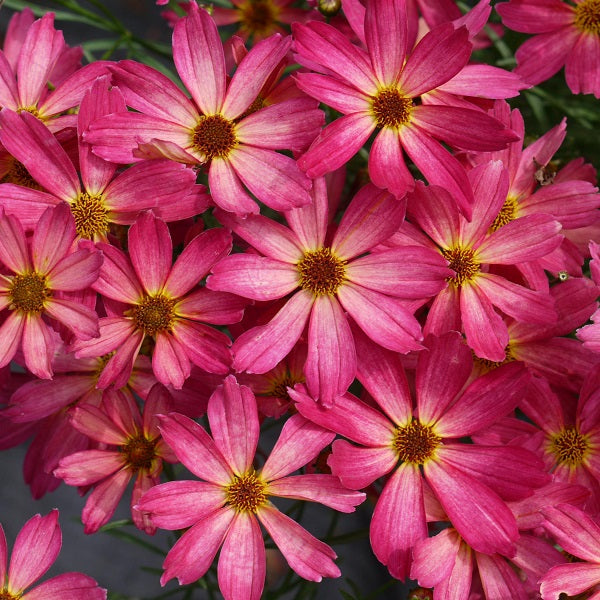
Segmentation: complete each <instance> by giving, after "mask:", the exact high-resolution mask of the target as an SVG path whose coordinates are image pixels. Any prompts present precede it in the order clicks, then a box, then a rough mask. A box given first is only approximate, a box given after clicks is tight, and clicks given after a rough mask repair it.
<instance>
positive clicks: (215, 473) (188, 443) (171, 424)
mask: <svg viewBox="0 0 600 600" xmlns="http://www.w3.org/2000/svg"><path fill="white" fill-rule="evenodd" d="M160 422H161V426H160V432H161V434H162V436H163V438H164V440H165V441H166V442H167V444H169V446H170V447H171V448H172V450H173V452H175V454H176V455H177V458H178V459H179V460H180V461H181V462H182V463H183V464H184V465H185V466H186V467H187V468H188V469H189V470H190V471H191V472H192V473H193V474H194V475H196V476H197V477H199V478H200V479H205V480H206V481H209V482H210V483H216V484H219V485H222V486H226V485H227V484H229V483H230V482H231V479H232V476H233V475H232V472H231V469H230V468H229V465H228V464H227V462H226V461H225V459H224V458H223V455H222V454H221V453H220V452H219V450H218V448H217V446H216V445H215V443H214V442H213V440H212V439H211V438H210V436H209V435H208V434H207V433H206V431H205V430H204V429H203V428H202V427H201V426H200V425H198V424H197V423H196V422H195V421H192V419H190V418H188V417H185V416H184V415H180V414H178V413H171V414H169V415H168V416H166V417H162V418H161V419H160Z"/></svg>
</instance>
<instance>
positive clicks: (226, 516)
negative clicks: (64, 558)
mask: <svg viewBox="0 0 600 600" xmlns="http://www.w3.org/2000/svg"><path fill="white" fill-rule="evenodd" d="M160 420H161V426H160V430H161V433H162V436H163V438H164V439H165V440H166V442H167V443H168V444H169V445H170V446H171V448H172V449H173V451H174V452H175V454H176V455H177V458H178V459H179V460H180V461H181V462H182V463H183V464H184V465H185V466H186V467H187V468H188V469H189V470H190V471H191V472H192V473H193V474H194V475H196V476H197V477H198V478H200V479H201V480H202V481H172V482H169V483H165V484H162V485H160V486H157V487H155V488H153V489H152V490H150V491H149V492H147V493H146V494H145V495H144V496H143V497H142V499H141V501H140V502H139V504H138V509H139V510H142V511H144V512H146V513H148V514H149V518H150V519H151V521H152V522H153V523H154V525H156V526H157V527H160V528H162V529H183V528H186V527H190V529H188V530H187V531H186V532H185V533H184V534H183V535H182V536H181V537H180V538H179V540H178V541H177V543H176V544H175V545H174V546H173V548H171V550H170V551H169V553H168V554H167V557H166V558H165V562H164V565H163V567H164V569H165V572H164V573H163V575H162V577H161V580H160V581H161V584H162V585H164V584H165V583H166V582H167V581H169V580H170V579H172V578H173V577H176V578H177V579H178V580H179V583H180V584H182V585H184V584H188V583H191V582H194V581H196V580H197V579H199V578H200V577H202V576H203V575H204V574H205V573H206V571H207V570H208V568H209V567H210V565H211V564H212V562H213V560H214V557H215V555H216V553H217V551H218V550H219V548H221V552H220V556H219V565H218V570H217V576H218V581H219V587H220V589H221V592H222V594H223V596H224V597H225V598H228V599H230V600H245V599H247V598H259V597H260V595H261V593H262V590H263V586H264V580H265V546H264V541H263V536H262V533H261V530H260V525H259V522H260V523H262V525H263V526H264V527H265V529H266V530H267V532H268V533H269V535H270V536H271V538H272V540H273V541H274V542H275V544H276V546H277V547H278V548H279V550H280V551H281V553H282V554H283V556H284V557H285V559H286V560H287V562H288V564H289V565H290V567H291V568H292V569H293V570H294V571H295V572H296V573H297V574H298V575H300V577H303V578H304V579H308V580H310V581H321V579H322V577H339V575H340V571H339V569H338V568H337V566H336V565H335V563H334V562H333V560H334V559H335V558H336V554H335V552H334V551H333V550H332V549H331V548H330V547H329V546H328V545H326V544H324V543H323V542H321V541H319V540H317V539H316V538H314V537H313V536H312V535H311V534H310V533H309V532H308V531H306V530H305V529H304V528H303V527H302V526H301V525H299V524H298V523H296V522H295V521H293V520H292V519H290V518H289V517H288V516H287V515H285V514H284V513H282V512H280V511H279V510H278V509H277V508H276V507H275V506H274V505H273V503H272V502H271V500H270V497H272V496H279V497H282V498H295V499H297V500H298V499H299V500H309V501H314V502H319V503H321V504H324V505H325V506H328V507H329V508H333V509H334V510H339V511H341V512H348V513H349V512H353V511H354V509H355V506H356V505H357V504H360V503H361V502H362V501H363V500H364V498H365V495H364V494H362V493H360V492H354V491H351V490H348V489H347V488H345V487H344V486H342V485H341V483H340V482H339V479H338V478H337V477H334V476H333V475H325V474H303V475H295V476H291V475H290V474H291V473H293V472H294V471H296V470H297V469H299V468H301V467H303V466H304V465H306V464H307V463H308V462H309V461H311V460H312V459H313V458H314V457H315V456H316V455H317V454H318V453H319V452H320V451H321V450H322V449H323V448H324V447H325V446H327V445H328V444H329V443H330V442H331V440H332V439H333V437H334V434H332V433H331V432H329V431H327V430H326V429H323V428H322V427H319V426H317V425H314V424H313V423H310V422H309V421H307V420H306V419H304V418H303V417H301V416H300V415H294V416H293V417H291V418H290V419H288V421H286V423H285V425H284V427H283V429H282V431H281V434H280V436H279V439H278V441H277V442H276V443H275V447H274V448H273V450H272V451H271V454H270V455H269V456H268V458H267V459H266V461H265V463H264V465H263V466H262V468H260V469H258V470H257V469H256V467H255V465H254V464H253V461H254V457H255V452H256V448H257V445H258V438H259V433H260V427H259V420H258V412H257V409H256V400H255V398H254V395H253V394H252V392H251V390H250V389H249V388H247V387H245V386H240V385H238V383H237V382H236V380H235V378H234V377H233V376H232V375H230V376H228V377H227V378H226V379H225V382H224V383H223V385H222V386H220V387H219V388H217V390H216V391H215V392H214V393H213V395H212V396H211V398H210V400H209V403H208V422H209V424H210V429H211V433H212V437H210V436H209V435H208V434H207V433H206V431H205V430H204V429H203V428H202V427H201V426H200V425H198V424H197V423H196V422H195V421H192V420H191V419H188V418H187V417H184V416H182V415H179V414H177V413H171V414H170V415H167V416H165V417H162V418H161V419H160Z"/></svg>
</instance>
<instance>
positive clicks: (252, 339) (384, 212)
mask: <svg viewBox="0 0 600 600" xmlns="http://www.w3.org/2000/svg"><path fill="white" fill-rule="evenodd" d="M313 189H314V201H313V205H312V206H308V207H303V208H299V209H295V210H293V211H289V212H288V213H286V218H287V221H288V223H289V225H290V227H289V228H287V227H284V226H283V225H281V224H279V223H277V222H275V221H272V220H270V219H267V218H266V217H263V216H260V215H249V216H248V217H246V218H245V219H241V218H237V217H234V216H227V215H222V216H220V218H221V220H222V222H223V223H224V224H225V225H227V226H228V227H231V228H232V229H233V231H235V233H237V234H238V235H239V236H240V237H242V238H243V239H245V240H246V241H247V242H248V243H250V244H251V245H252V246H254V248H256V249H257V250H258V251H259V252H261V253H262V254H264V256H259V255H257V254H255V253H247V254H233V255H231V256H228V257H227V258H225V259H224V260H222V261H221V262H219V263H218V264H216V265H215V266H214V268H213V270H212V275H210V276H209V278H208V279H207V283H206V285H207V287H209V288H210V289H215V290H224V291H228V292H233V293H235V294H238V295H240V296H244V297H246V298H252V299H253V300H274V299H277V298H283V297H285V296H287V295H288V294H290V293H292V292H294V294H293V295H292V296H291V297H290V298H289V300H288V301H287V302H286V303H285V305H284V306H283V307H282V308H281V309H280V310H279V312H278V313H277V314H276V315H275V316H274V317H273V318H272V319H271V320H270V322H269V323H268V324H266V325H260V326H256V327H253V328H252V329H249V330H248V331H246V332H244V333H243V334H241V335H240V336H239V337H238V338H237V339H236V340H235V343H234V345H233V353H234V361H233V367H234V368H235V369H237V370H238V371H247V372H248V373H266V372H267V371H269V370H270V369H272V368H274V367H275V366H276V365H277V363H279V362H280V361H281V360H282V359H283V358H284V357H285V356H286V355H287V354H288V353H289V352H290V350H291V349H292V348H293V346H294V345H295V344H296V342H297V341H298V339H299V338H300V336H301V335H302V333H303V331H304V327H305V325H306V324H307V322H308V339H307V343H308V356H307V360H306V364H305V366H304V371H305V375H306V381H307V385H308V389H309V390H310V392H311V394H313V396H314V397H315V398H318V399H319V400H320V401H321V402H323V403H325V404H331V403H332V402H333V401H334V400H335V398H336V396H338V395H339V394H343V393H344V392H345V391H346V390H347V389H348V386H349V385H350V384H351V383H352V380H353V379H354V376H355V373H356V354H355V350H354V342H353V340H352V333H351V331H350V327H349V325H348V318H347V317H346V315H345V314H344V310H346V311H347V312H348V314H349V315H350V317H352V319H354V320H355V321H356V322H357V323H358V324H359V326H360V327H361V328H362V329H364V331H365V332H367V334H368V335H369V336H370V337H371V338H372V339H373V340H375V341H376V342H377V343H378V344H381V345H382V346H384V347H386V348H390V349H393V350H397V351H399V352H408V351H410V350H415V349H419V348H420V347H421V345H420V344H419V340H420V339H421V327H420V325H419V323H418V322H417V320H416V319H415V317H414V316H413V314H412V311H410V310H409V309H407V308H406V307H405V306H404V304H403V301H404V300H406V299H415V298H427V297H430V296H432V295H434V294H436V293H437V292H439V290H441V289H442V288H444V287H445V286H446V282H445V279H444V278H445V277H448V276H449V274H451V271H450V270H449V269H447V268H446V267H445V266H444V260H440V258H441V256H440V255H439V254H438V255H436V253H435V252H432V251H430V250H429V249H426V248H417V247H410V248H403V249H398V250H391V251H389V252H380V253H377V254H365V253H367V252H368V251H369V250H370V249H371V248H373V247H374V246H376V245H377V244H379V243H381V242H382V241H384V240H385V239H387V238H388V237H389V236H390V235H391V234H392V233H393V232H395V231H396V230H397V228H398V227H399V225H400V223H401V222H402V219H403V216H404V205H403V203H402V202H399V201H398V200H397V199H396V198H395V197H394V196H393V195H392V194H390V193H388V192H386V191H383V190H380V189H378V188H376V187H375V186H374V185H368V186H365V187H364V188H363V189H362V190H361V191H359V192H358V194H356V196H355V197H354V199H353V200H352V202H351V203H350V206H349V207H348V209H347V210H346V213H345V214H344V217H343V218H342V221H341V222H340V225H339V227H338V228H337V230H336V232H335V234H334V235H333V239H332V240H331V242H328V241H327V240H328V235H327V223H328V206H327V197H326V189H325V182H324V180H323V179H317V180H315V181H314V188H313Z"/></svg>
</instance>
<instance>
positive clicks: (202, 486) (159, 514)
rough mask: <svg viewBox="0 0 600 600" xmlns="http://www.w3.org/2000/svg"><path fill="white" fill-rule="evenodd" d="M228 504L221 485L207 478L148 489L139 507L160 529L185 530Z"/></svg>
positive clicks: (174, 482)
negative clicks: (205, 479)
mask: <svg viewBox="0 0 600 600" xmlns="http://www.w3.org/2000/svg"><path fill="white" fill-rule="evenodd" d="M224 503H225V492H224V490H223V488H222V487H221V486H216V485H214V484H213V483H206V482H204V481H169V482H167V483H162V484H160V485H157V486H154V487H153V488H151V489H149V490H148V491H147V492H146V493H145V494H144V495H143V496H142V498H141V499H140V501H139V502H138V504H137V506H136V508H137V509H138V510H141V511H142V512H145V513H149V515H150V519H151V520H152V523H153V524H154V525H156V527H160V528H161V529H169V530H175V529H185V528H186V527H190V526H192V525H194V523H197V522H198V521H201V520H202V519H205V518H206V517H208V516H209V515H210V514H211V513H212V512H214V511H215V510H217V509H219V508H221V507H222V506H223V504H224Z"/></svg>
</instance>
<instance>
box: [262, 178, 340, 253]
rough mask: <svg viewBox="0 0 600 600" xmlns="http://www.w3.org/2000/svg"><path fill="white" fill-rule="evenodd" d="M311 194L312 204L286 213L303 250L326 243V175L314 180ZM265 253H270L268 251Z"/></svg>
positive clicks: (316, 247)
mask: <svg viewBox="0 0 600 600" xmlns="http://www.w3.org/2000/svg"><path fill="white" fill-rule="evenodd" d="M311 196H312V202H311V203H310V204H307V205H306V206H302V207H300V208H293V209H292V210H288V211H287V212H286V213H285V219H286V221H287V222H288V224H289V226H290V229H291V230H292V231H293V232H294V234H295V235H296V237H297V238H298V242H299V246H300V248H301V249H302V250H303V251H306V250H318V249H319V248H322V247H323V246H324V245H325V237H326V235H327V227H328V223H329V200H328V197H327V183H326V181H325V178H324V177H319V178H318V179H315V180H314V181H313V189H312V191H311ZM265 254H267V255H268V252H265ZM290 262H296V260H293V261H290Z"/></svg>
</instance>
